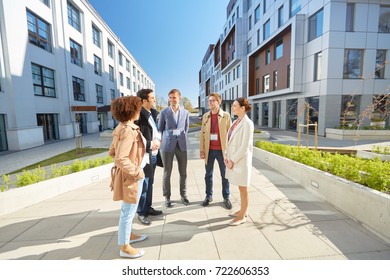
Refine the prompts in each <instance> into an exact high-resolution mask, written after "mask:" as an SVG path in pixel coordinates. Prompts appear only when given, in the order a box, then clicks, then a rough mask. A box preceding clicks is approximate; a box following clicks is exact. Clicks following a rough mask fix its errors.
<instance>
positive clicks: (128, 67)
mask: <svg viewBox="0 0 390 280" xmlns="http://www.w3.org/2000/svg"><path fill="white" fill-rule="evenodd" d="M126 71H128V72H130V61H128V60H127V59H126Z"/></svg>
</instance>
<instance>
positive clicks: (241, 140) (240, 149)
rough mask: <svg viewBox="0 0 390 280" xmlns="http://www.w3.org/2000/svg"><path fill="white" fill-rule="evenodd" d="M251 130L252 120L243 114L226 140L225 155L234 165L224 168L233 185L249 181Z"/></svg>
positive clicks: (251, 153)
mask: <svg viewBox="0 0 390 280" xmlns="http://www.w3.org/2000/svg"><path fill="white" fill-rule="evenodd" d="M237 120H238V119H237ZM237 120H235V122H237ZM232 126H234V123H233V124H232ZM253 131H254V126H253V122H252V121H251V120H250V119H249V118H248V116H247V115H245V116H244V117H243V118H242V120H241V121H240V122H239V123H238V124H237V126H236V127H235V128H234V130H233V131H232V134H231V135H230V139H228V140H227V145H226V157H227V159H228V160H232V161H233V162H234V165H233V168H232V169H229V168H226V179H228V180H229V182H230V183H231V184H233V185H236V186H242V187H244V186H249V185H250V183H251V182H250V181H251V173H252V155H253Z"/></svg>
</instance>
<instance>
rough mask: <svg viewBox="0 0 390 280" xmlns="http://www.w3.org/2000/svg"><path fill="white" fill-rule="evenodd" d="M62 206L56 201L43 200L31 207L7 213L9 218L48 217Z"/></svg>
mask: <svg viewBox="0 0 390 280" xmlns="http://www.w3.org/2000/svg"><path fill="white" fill-rule="evenodd" d="M61 207H63V205H62V204H59V203H57V202H54V201H48V200H45V201H42V202H40V203H37V204H33V205H31V206H29V207H26V208H23V209H20V210H18V211H15V212H12V213H9V214H8V215H6V217H7V218H24V219H26V218H35V219H37V218H46V217H51V216H52V215H53V213H55V212H56V211H58V210H59V209H60V208H61Z"/></svg>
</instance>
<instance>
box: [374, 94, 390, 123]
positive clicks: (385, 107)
mask: <svg viewBox="0 0 390 280" xmlns="http://www.w3.org/2000/svg"><path fill="white" fill-rule="evenodd" d="M372 104H373V105H374V106H373V108H372V114H371V122H382V121H386V119H388V118H389V112H390V107H389V105H390V98H389V96H388V95H387V94H381V95H374V96H373V97H372Z"/></svg>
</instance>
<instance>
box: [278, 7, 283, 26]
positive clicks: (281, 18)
mask: <svg viewBox="0 0 390 280" xmlns="http://www.w3.org/2000/svg"><path fill="white" fill-rule="evenodd" d="M283 23H284V19H283V5H282V6H281V7H280V8H279V9H278V27H281V26H282V25H283Z"/></svg>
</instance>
